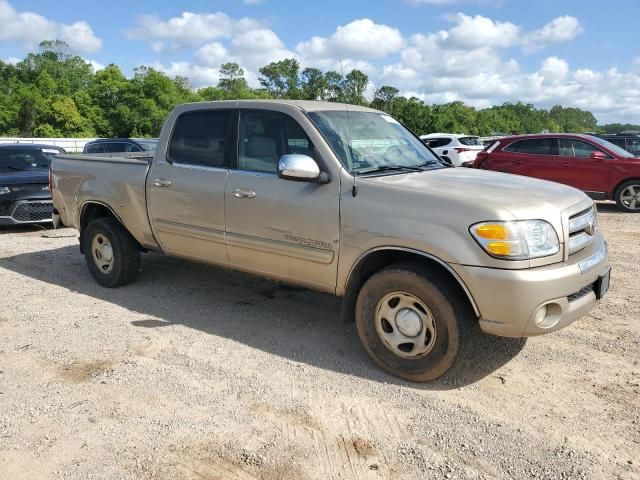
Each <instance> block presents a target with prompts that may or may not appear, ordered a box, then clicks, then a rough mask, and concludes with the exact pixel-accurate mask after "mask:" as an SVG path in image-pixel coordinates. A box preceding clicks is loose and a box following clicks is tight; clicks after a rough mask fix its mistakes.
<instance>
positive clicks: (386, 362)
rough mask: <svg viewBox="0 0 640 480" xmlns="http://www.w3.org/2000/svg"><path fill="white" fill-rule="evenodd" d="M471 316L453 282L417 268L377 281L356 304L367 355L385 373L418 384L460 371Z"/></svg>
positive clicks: (391, 271) (403, 267) (396, 268)
mask: <svg viewBox="0 0 640 480" xmlns="http://www.w3.org/2000/svg"><path fill="white" fill-rule="evenodd" d="M471 316H472V314H471V312H470V308H469V306H468V305H467V304H466V302H464V301H460V296H459V292H457V290H456V289H455V285H454V284H453V283H452V282H451V281H450V279H448V278H446V277H445V276H444V275H443V274H441V273H440V272H437V271H433V272H432V271H430V270H427V269H426V268H423V267H421V266H419V265H411V264H398V265H392V266H390V267H387V268H385V269H383V270H381V271H379V272H378V273H376V274H374V275H373V276H371V277H370V278H369V279H368V280H367V281H366V283H365V284H364V286H363V287H362V289H361V291H360V293H359V295H358V300H357V302H356V326H357V329H358V336H359V337H360V341H361V342H362V344H363V346H364V348H365V350H366V351H367V353H368V354H369V355H370V356H371V358H372V359H373V360H374V361H375V362H376V363H377V364H378V365H380V366H381V367H382V368H383V369H384V370H386V371H388V372H389V373H391V374H393V375H395V376H397V377H400V378H403V379H406V380H410V381H414V382H425V381H430V380H435V379H436V378H438V377H440V376H442V375H444V374H445V373H446V372H447V371H448V370H449V369H450V368H451V367H452V366H453V365H454V363H455V361H456V359H457V357H458V353H459V350H460V349H461V348H462V345H463V343H464V337H465V335H466V333H467V332H466V330H465V327H466V326H467V325H465V323H466V322H469V319H470V317H471ZM469 323H470V322H469ZM468 326H469V327H471V325H468Z"/></svg>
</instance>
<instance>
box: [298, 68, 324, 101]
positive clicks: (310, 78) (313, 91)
mask: <svg viewBox="0 0 640 480" xmlns="http://www.w3.org/2000/svg"><path fill="white" fill-rule="evenodd" d="M300 77H301V81H300V83H301V90H302V93H301V95H302V98H303V99H305V100H326V99H327V94H328V92H327V89H328V86H329V85H328V82H327V78H326V77H325V75H324V74H323V73H322V71H321V70H318V69H317V68H311V67H307V68H305V69H304V70H303V71H302V75H301V76H300Z"/></svg>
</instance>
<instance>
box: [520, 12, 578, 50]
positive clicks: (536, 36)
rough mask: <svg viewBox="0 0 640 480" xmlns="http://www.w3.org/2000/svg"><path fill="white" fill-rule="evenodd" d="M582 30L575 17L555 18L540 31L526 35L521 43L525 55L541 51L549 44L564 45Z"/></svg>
mask: <svg viewBox="0 0 640 480" xmlns="http://www.w3.org/2000/svg"><path fill="white" fill-rule="evenodd" d="M583 31H584V29H583V28H582V26H581V25H580V21H579V20H578V19H577V18H576V17H572V16H570V15H565V16H563V17H557V18H554V19H553V20H551V21H550V22H549V23H547V24H546V25H545V26H544V27H542V28H541V29H540V30H534V31H533V32H531V33H529V34H527V35H526V36H525V38H524V41H523V48H524V51H525V52H526V53H531V52H535V51H538V50H542V49H543V48H545V47H546V46H547V45H549V44H550V43H565V42H569V41H571V40H573V39H574V38H575V37H577V36H578V35H579V34H580V33H582V32H583Z"/></svg>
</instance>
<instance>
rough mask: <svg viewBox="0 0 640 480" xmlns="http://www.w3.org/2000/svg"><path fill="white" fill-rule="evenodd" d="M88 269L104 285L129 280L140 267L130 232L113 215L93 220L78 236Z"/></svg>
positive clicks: (112, 284)
mask: <svg viewBox="0 0 640 480" xmlns="http://www.w3.org/2000/svg"><path fill="white" fill-rule="evenodd" d="M82 250H83V251H84V258H85V260H86V262H87V266H88V267H89V271H90V272H91V274H92V275H93V278H95V279H96V281H97V282H98V283H99V284H100V285H102V286H104V287H108V288H114V287H119V286H121V285H126V284H127V283H130V282H132V281H133V280H134V279H135V278H136V276H137V275H138V271H139V270H140V250H139V249H138V245H137V243H136V241H135V240H134V239H133V237H132V236H131V234H130V233H129V232H127V230H125V228H124V227H123V226H122V225H121V224H120V222H118V220H116V219H115V218H113V217H106V218H97V219H95V220H93V221H92V222H91V223H89V225H87V228H86V230H85V232H84V233H83V236H82Z"/></svg>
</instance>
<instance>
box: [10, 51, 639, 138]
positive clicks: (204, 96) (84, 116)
mask: <svg viewBox="0 0 640 480" xmlns="http://www.w3.org/2000/svg"><path fill="white" fill-rule="evenodd" d="M219 73H220V75H219V78H220V79H219V82H218V84H217V85H216V86H210V87H205V88H200V89H198V90H194V89H192V88H191V86H190V84H189V81H188V79H186V78H184V77H175V78H170V77H168V76H167V75H166V74H164V73H163V72H160V71H158V70H156V69H154V68H151V67H148V66H141V67H138V68H136V69H135V70H134V74H133V76H132V77H131V78H127V77H126V76H125V75H124V74H123V73H122V71H121V70H120V68H118V66H116V65H114V64H111V65H108V66H107V67H106V68H104V69H102V70H99V71H97V72H95V71H94V70H93V68H92V66H91V64H89V63H88V62H87V61H85V60H84V59H82V58H81V57H79V56H75V55H72V54H70V53H69V49H68V47H67V45H66V44H65V43H64V42H61V41H57V40H56V41H46V42H42V43H41V44H40V49H39V51H38V52H37V53H29V54H28V55H27V56H26V57H25V58H24V59H23V60H22V61H20V62H18V63H17V64H15V65H13V64H8V63H5V62H2V61H0V136H35V137H94V136H98V137H154V136H157V135H158V134H159V132H160V129H161V128H162V124H163V122H164V119H165V118H166V116H167V114H168V113H169V111H170V110H171V109H172V108H173V107H175V106H176V105H178V104H180V103H184V102H197V101H207V100H228V99H269V98H276V99H304V100H324V101H329V102H345V103H350V104H356V105H367V106H371V107H373V108H377V109H379V110H383V111H385V112H388V113H390V114H391V115H393V116H394V117H396V118H397V119H398V120H400V121H401V122H403V123H404V124H405V125H406V126H407V127H409V128H410V129H412V130H413V131H414V132H415V133H417V134H423V133H429V132H452V133H466V134H472V135H482V136H486V135H494V134H501V133H506V134H512V133H538V132H542V131H550V132H593V131H597V132H606V133H617V132H619V131H622V130H640V126H637V125H620V124H611V125H603V126H598V125H597V121H596V118H595V117H594V115H593V114H592V113H591V112H589V111H585V110H581V109H579V108H567V107H563V106H561V105H556V106H554V107H553V108H551V109H550V110H546V109H540V108H536V107H534V106H533V105H531V104H528V103H522V102H518V103H504V104H502V105H498V106H493V107H490V108H485V109H475V108H473V107H470V106H468V105H465V104H464V103H462V102H459V101H456V102H451V103H446V104H439V105H428V104H425V103H424V102H423V101H421V100H420V99H418V98H416V97H411V98H407V97H404V96H402V95H400V91H399V90H398V89H397V88H395V87H393V86H390V85H382V86H380V87H379V88H378V89H376V90H375V92H374V94H373V98H371V99H368V98H366V92H367V88H368V86H369V78H368V76H367V75H366V74H365V73H364V72H362V71H360V70H357V69H354V70H351V71H350V72H348V73H347V74H346V75H342V74H341V73H338V72H336V71H333V70H330V71H322V70H320V69H317V68H312V67H307V68H304V69H301V67H300V64H299V63H298V61H297V60H295V59H293V58H290V59H285V60H281V61H278V62H272V63H270V64H269V65H265V66H264V67H262V68H260V69H259V73H260V76H259V82H260V87H259V88H252V87H250V86H249V85H248V83H247V81H246V78H245V73H244V71H243V69H242V68H241V67H240V66H239V65H238V64H236V63H231V62H229V63H225V64H223V65H222V66H221V67H220V72H219Z"/></svg>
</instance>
